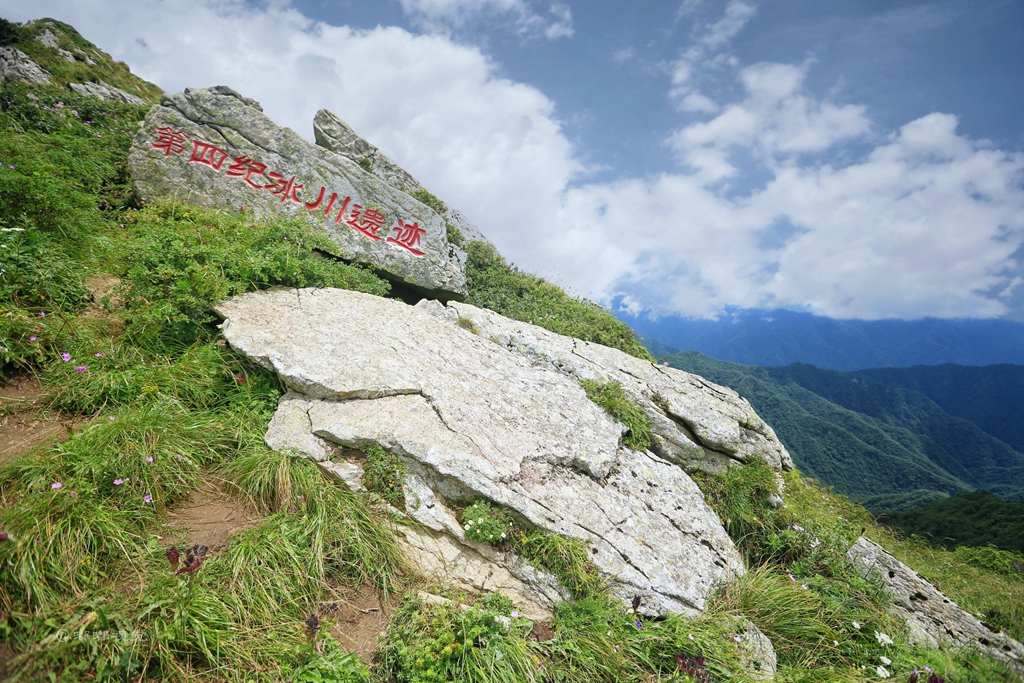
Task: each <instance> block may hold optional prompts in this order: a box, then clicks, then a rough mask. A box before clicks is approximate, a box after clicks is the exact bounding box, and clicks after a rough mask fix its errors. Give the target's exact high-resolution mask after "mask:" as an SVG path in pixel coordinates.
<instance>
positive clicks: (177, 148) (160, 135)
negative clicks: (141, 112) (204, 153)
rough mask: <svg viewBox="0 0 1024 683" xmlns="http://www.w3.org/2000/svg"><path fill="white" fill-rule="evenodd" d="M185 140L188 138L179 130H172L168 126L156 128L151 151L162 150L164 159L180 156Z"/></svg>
mask: <svg viewBox="0 0 1024 683" xmlns="http://www.w3.org/2000/svg"><path fill="white" fill-rule="evenodd" d="M186 140H188V136H187V135H185V134H184V133H183V132H181V131H180V130H174V129H173V128H171V127H170V126H157V127H156V142H154V143H153V149H162V150H163V151H164V156H165V157H169V156H171V155H172V154H181V153H182V152H184V151H185V141H186Z"/></svg>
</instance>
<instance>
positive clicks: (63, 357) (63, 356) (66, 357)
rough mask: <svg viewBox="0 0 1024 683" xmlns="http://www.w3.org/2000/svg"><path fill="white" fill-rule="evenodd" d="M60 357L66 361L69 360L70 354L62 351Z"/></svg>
mask: <svg viewBox="0 0 1024 683" xmlns="http://www.w3.org/2000/svg"><path fill="white" fill-rule="evenodd" d="M60 359H61V360H62V361H64V362H65V363H67V362H68V361H70V360H71V354H70V353H68V352H67V351H65V352H64V353H62V354H60Z"/></svg>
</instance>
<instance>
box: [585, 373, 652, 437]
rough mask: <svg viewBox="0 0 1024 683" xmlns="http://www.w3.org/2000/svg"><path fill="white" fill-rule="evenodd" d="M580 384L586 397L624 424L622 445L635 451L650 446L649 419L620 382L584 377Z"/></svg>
mask: <svg viewBox="0 0 1024 683" xmlns="http://www.w3.org/2000/svg"><path fill="white" fill-rule="evenodd" d="M580 385H581V386H582V387H583V390H584V391H586V392H587V398H589V399H590V400H591V401H593V402H594V403H596V404H597V405H599V406H601V407H602V408H604V409H605V412H607V413H608V414H609V415H611V416H612V417H613V418H614V419H615V421H616V422H620V423H622V424H624V425H626V428H627V431H626V433H625V434H623V435H622V438H621V439H620V441H621V443H622V445H623V446H626V447H627V448H632V449H633V450H636V451H645V450H647V449H648V448H650V447H651V421H650V420H648V419H647V418H646V417H645V416H644V411H643V409H641V408H640V407H639V406H637V405H636V404H634V403H633V402H632V401H630V400H629V397H628V396H626V392H625V391H623V389H622V384H620V383H619V382H615V381H612V382H596V381H594V380H589V379H584V380H580Z"/></svg>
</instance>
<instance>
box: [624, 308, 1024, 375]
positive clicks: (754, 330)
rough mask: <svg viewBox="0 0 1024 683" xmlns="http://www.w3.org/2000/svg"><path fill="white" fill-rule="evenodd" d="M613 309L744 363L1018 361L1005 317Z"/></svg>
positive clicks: (669, 340) (853, 366)
mask: <svg viewBox="0 0 1024 683" xmlns="http://www.w3.org/2000/svg"><path fill="white" fill-rule="evenodd" d="M616 315H617V316H618V317H619V319H620V320H623V321H624V322H626V323H628V324H629V325H630V327H632V328H633V329H634V330H636V331H637V332H638V333H640V334H642V335H645V336H647V337H650V338H651V339H654V340H657V342H659V343H660V344H663V345H666V346H670V347H675V348H677V349H681V350H684V351H699V352H700V353H702V354H704V355H706V356H710V357H712V358H720V359H722V360H727V361H731V362H733V363H742V364H745V365H761V366H779V365H789V364H791V363H809V364H811V365H814V366H816V367H819V368H823V369H827V370H844V371H850V370H862V369H867V368H882V367H908V366H913V365H939V364H942V363H956V364H959V365H992V364H996V363H1013V364H1018V365H1022V364H1024V323H1017V322H1012V321H1008V320H998V319H953V320H946V319H938V318H925V319H922V320H836V319H833V318H825V317H821V316H816V315H812V314H810V313H801V312H796V311H786V310H772V311H767V310H760V309H740V310H733V311H730V312H728V313H726V314H725V315H723V316H721V317H720V318H718V319H715V320H704V319H694V318H683V317H680V316H663V317H660V318H656V319H653V318H649V317H647V316H643V315H631V314H628V313H626V312H624V311H621V310H620V311H617V312H616ZM648 348H652V347H650V346H649V347H648ZM652 352H653V351H652ZM655 355H657V353H656V352H655Z"/></svg>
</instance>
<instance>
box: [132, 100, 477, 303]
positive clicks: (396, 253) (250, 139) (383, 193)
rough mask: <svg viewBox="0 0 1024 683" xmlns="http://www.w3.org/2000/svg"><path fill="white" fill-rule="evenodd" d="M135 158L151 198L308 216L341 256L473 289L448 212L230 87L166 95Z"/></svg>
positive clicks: (427, 285)
mask: <svg viewBox="0 0 1024 683" xmlns="http://www.w3.org/2000/svg"><path fill="white" fill-rule="evenodd" d="M129 165H130V167H131V170H132V175H133V179H134V184H135V188H136V190H137V191H138V192H139V193H140V194H141V195H142V196H143V197H145V198H149V199H155V198H168V199H170V198H175V199H177V200H178V201H185V202H189V203H192V204H207V205H211V206H220V207H224V208H230V209H235V210H238V209H239V207H244V209H245V211H247V212H251V213H252V214H254V215H256V216H260V217H263V216H270V215H285V216H292V217H298V218H302V219H304V220H307V221H309V222H310V223H312V224H313V225H315V226H317V227H319V228H321V229H323V230H324V231H325V233H326V234H327V235H328V237H330V239H331V240H332V241H333V242H334V244H335V245H337V255H338V256H340V257H342V258H345V259H348V260H352V261H356V262H360V263H366V264H371V265H374V266H376V267H378V268H380V269H381V270H382V271H383V272H384V273H385V274H387V275H388V276H390V277H392V278H393V279H395V280H398V281H400V282H403V283H405V284H407V285H410V286H412V287H414V288H416V289H418V290H420V291H422V292H428V293H435V294H436V295H437V296H438V297H439V298H443V299H450V298H453V297H455V298H461V297H462V296H464V295H465V293H466V276H465V269H464V266H463V262H464V260H465V255H464V254H463V253H462V252H461V251H460V250H459V249H457V248H456V247H454V246H453V245H450V244H449V243H448V240H447V237H446V234H445V233H446V230H445V225H444V222H443V220H442V219H441V217H440V216H438V215H437V214H436V213H434V212H433V211H432V210H431V209H429V208H427V207H426V206H424V205H423V204H421V203H420V202H418V201H416V200H415V199H413V198H411V197H409V196H408V195H407V194H405V193H403V192H400V191H399V190H397V189H395V188H394V187H392V186H391V185H388V184H387V183H385V182H383V181H381V180H380V179H379V178H377V177H375V176H374V175H372V174H370V173H367V172H366V171H364V170H363V169H362V168H360V167H359V166H358V164H356V163H355V162H353V161H351V160H350V159H347V158H345V157H343V156H341V155H338V154H335V153H333V152H330V151H329V150H326V149H324V148H322V147H318V146H316V145H313V144H310V143H309V142H307V141H306V140H304V139H303V138H301V137H299V136H298V135H297V134H296V133H295V132H293V131H291V130H289V129H288V128H282V127H280V126H278V125H276V124H275V123H274V122H273V121H271V120H270V119H269V118H267V117H266V116H265V115H264V114H263V112H262V110H261V108H260V107H259V105H258V103H256V102H255V101H253V100H251V99H249V98H245V97H243V96H241V95H239V94H238V93H236V92H235V91H233V90H231V89H230V88H227V87H225V86H218V87H215V88H209V89H202V90H195V89H191V88H187V89H186V90H185V92H183V93H178V94H177V95H170V96H164V98H163V100H162V101H161V103H160V105H158V106H156V107H154V108H153V109H152V110H151V111H150V112H149V114H148V115H147V117H146V120H145V122H144V124H143V126H142V129H141V130H140V131H139V133H138V134H137V135H136V136H135V140H134V141H133V144H132V150H131V154H130V156H129Z"/></svg>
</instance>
